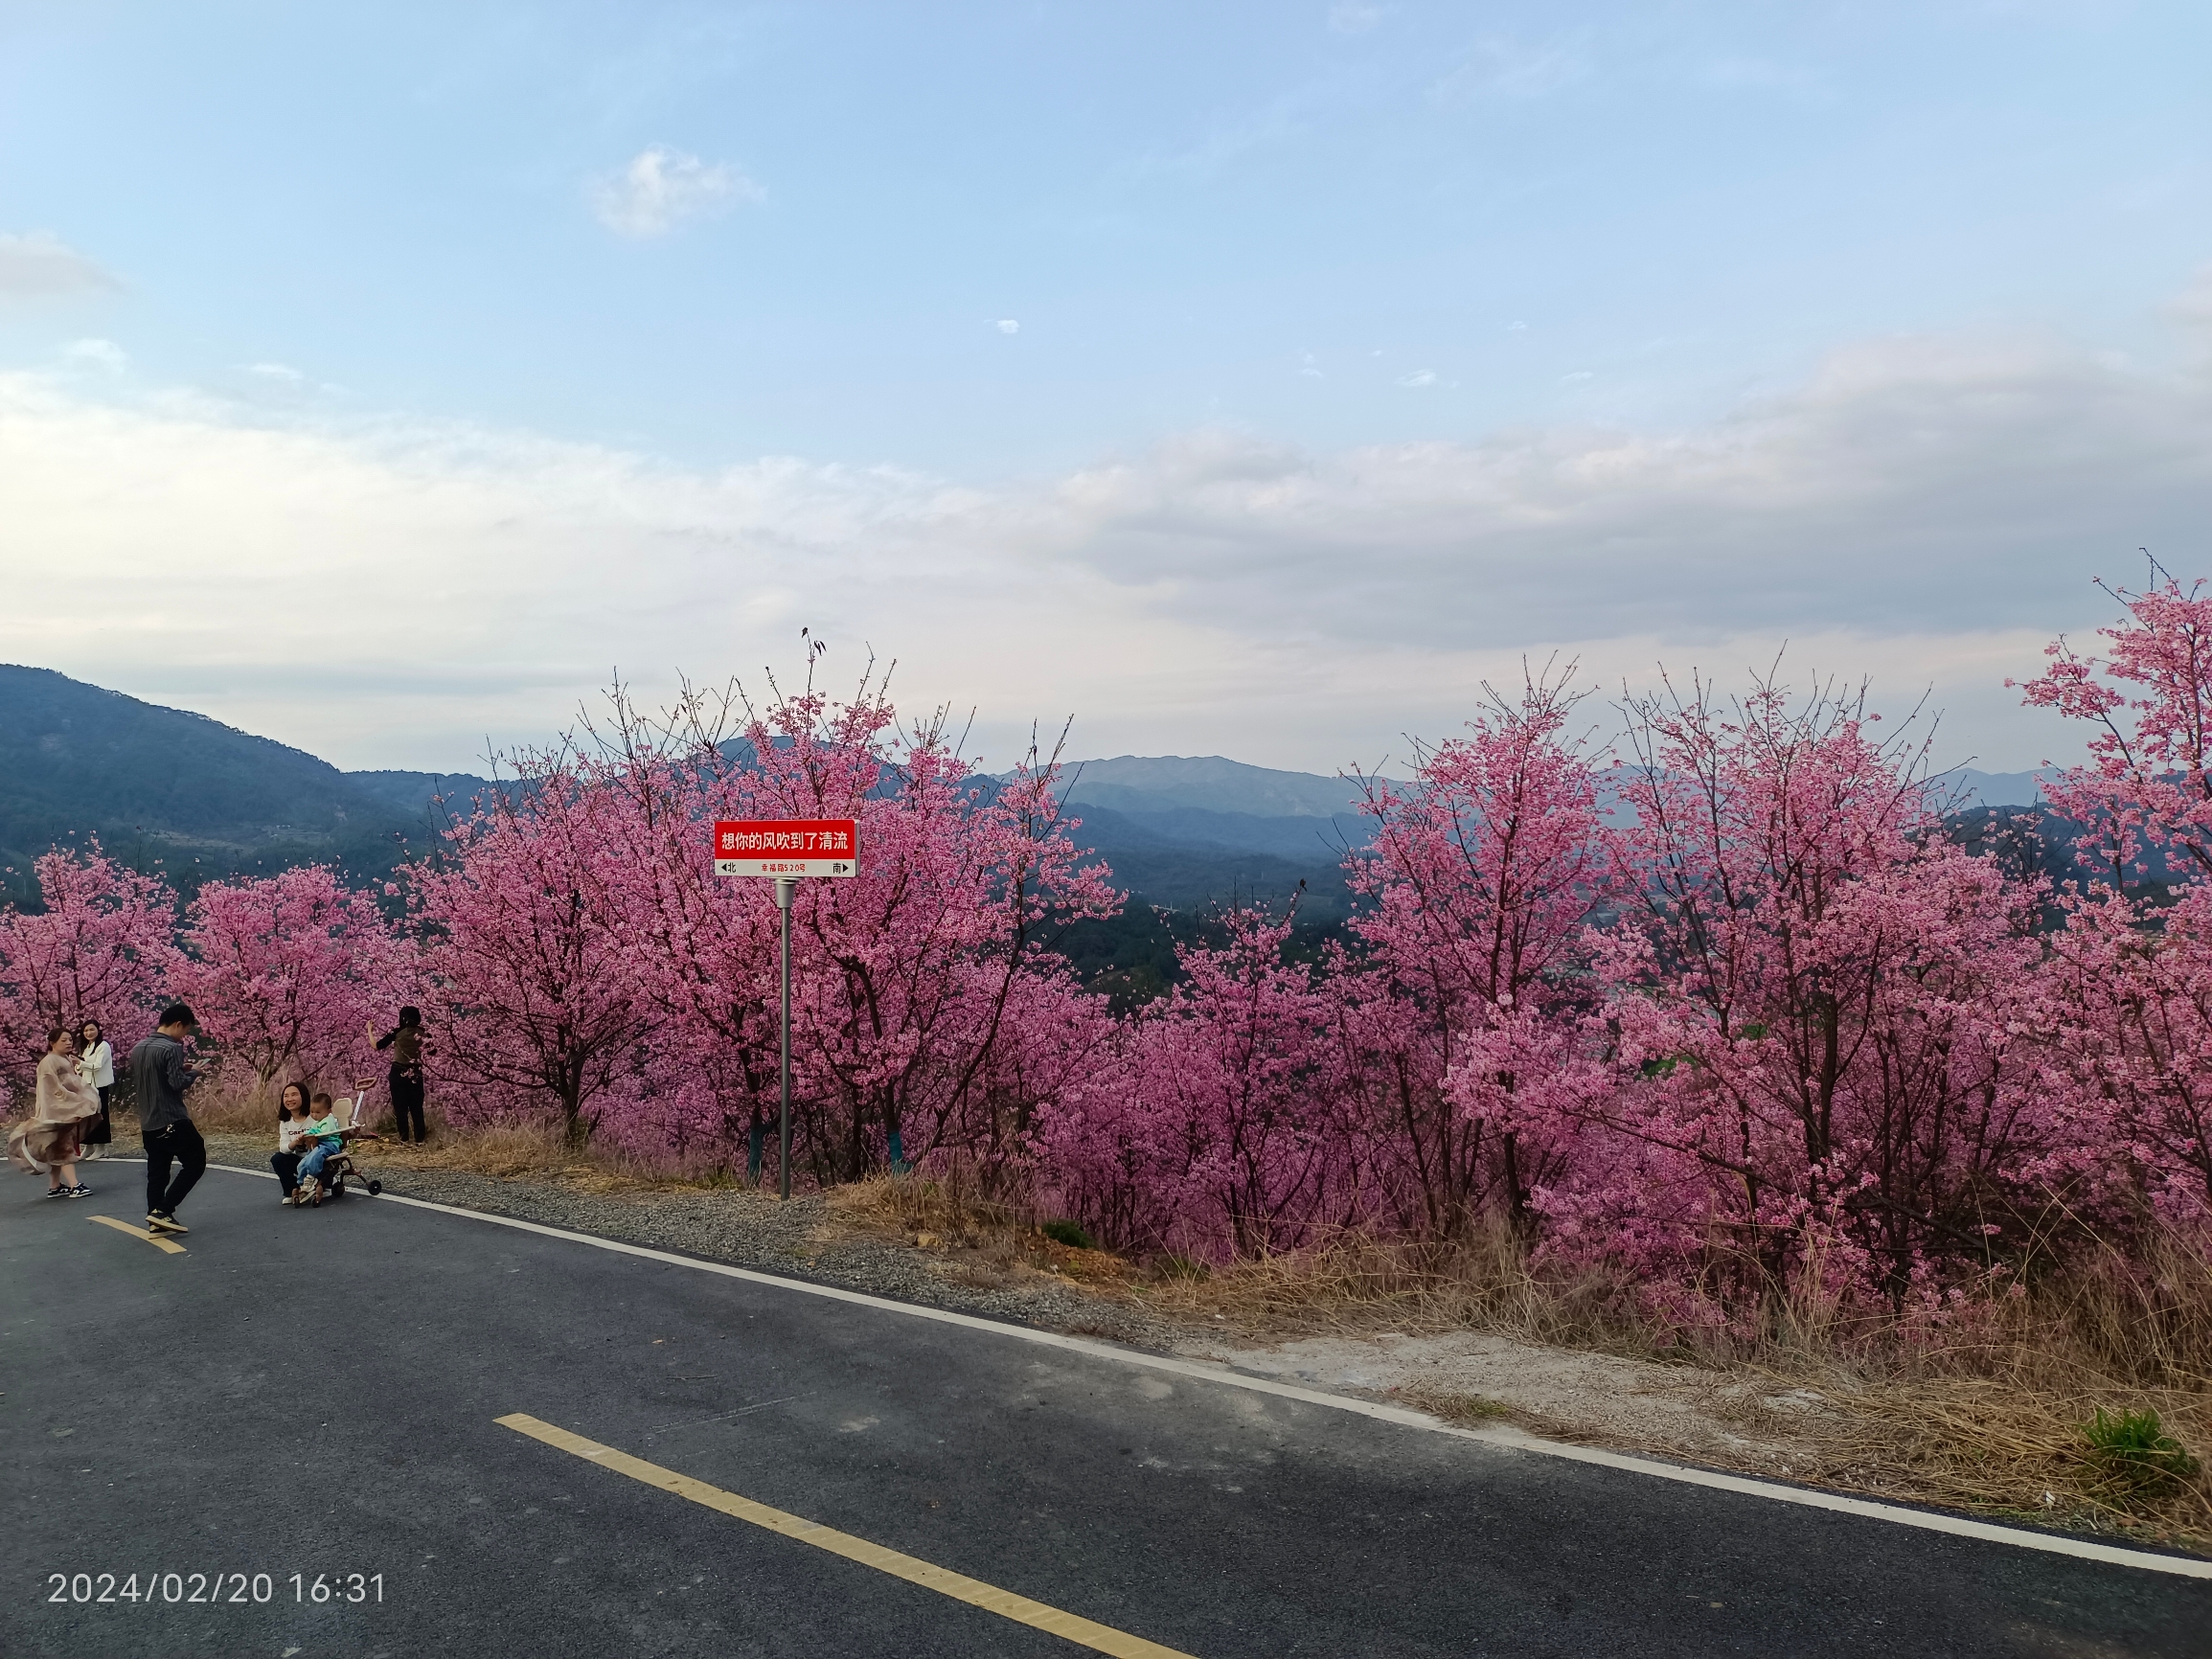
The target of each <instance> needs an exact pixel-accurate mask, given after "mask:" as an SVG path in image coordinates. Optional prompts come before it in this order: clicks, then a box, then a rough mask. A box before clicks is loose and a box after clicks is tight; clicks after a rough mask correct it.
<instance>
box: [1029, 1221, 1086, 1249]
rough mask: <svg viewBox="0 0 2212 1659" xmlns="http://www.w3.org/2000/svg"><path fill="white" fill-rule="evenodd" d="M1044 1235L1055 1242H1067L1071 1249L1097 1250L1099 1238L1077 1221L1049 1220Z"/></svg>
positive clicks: (1044, 1228)
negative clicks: (1090, 1233) (1086, 1231)
mask: <svg viewBox="0 0 2212 1659" xmlns="http://www.w3.org/2000/svg"><path fill="white" fill-rule="evenodd" d="M1043 1233H1044V1236H1045V1237H1046V1238H1047V1239H1051V1240H1052V1241H1053V1242H1054V1243H1055V1244H1065V1245H1066V1246H1067V1247H1068V1248H1069V1249H1070V1250H1096V1249H1097V1248H1098V1240H1097V1239H1093V1238H1092V1237H1091V1236H1090V1235H1089V1234H1088V1233H1085V1232H1084V1231H1083V1226H1082V1224H1081V1223H1080V1222H1076V1221H1047V1222H1046V1223H1045V1224H1044V1227H1043Z"/></svg>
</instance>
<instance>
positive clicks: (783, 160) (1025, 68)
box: [0, 0, 2212, 770]
mask: <svg viewBox="0 0 2212 1659" xmlns="http://www.w3.org/2000/svg"><path fill="white" fill-rule="evenodd" d="M2207 62H2212V11H2206V10H2205V9H2203V8H2201V7H2195V6H2184V5H2171V6H2124V5H2101V4H2087V3H2084V4H2072V5H2067V4H2057V3H2053V4H2041V5H2038V4H2017V5H2001V4H1982V5H1967V4H1956V5H1952V4H1944V3H1941V0H1934V3H1927V4H1919V5H1911V6H1895V7H1883V6H1868V5H1833V6H1830V5H1813V4H1807V5H1792V6H1780V5H1746V6H1720V5H1714V6H1690V5H1680V6H1675V5H1653V4H1645V5H1636V6H1621V7H1578V6H1572V5H1559V4H1554V5H1543V6H1535V5H1531V6H1518V7H1515V6H1427V5H1420V4H1405V5H1394V6H1393V5H1377V6H1362V5H1336V6H1330V5H1326V4H1323V5H1314V6H1306V7H1297V6H1286V5H1266V6H1248V7H1230V6H1215V7H1194V6H1188V5H1183V6H1172V7H1171V6H1158V7H1143V6H1117V7H1084V8H1077V7H1072V6H1005V7H987V6H973V7H964V8H921V7H913V6H897V7H890V6H886V7H878V8H869V7H858V6H848V7H835V8H829V7H809V8H800V7H768V8H744V7H652V6H638V5H626V6H623V7H619V8H617V7H582V6H570V7H542V8H533V9H513V8H500V7H494V6H472V7H465V8H455V7H450V6H444V7H413V8H410V7H405V6H384V7H379V8H375V9H367V10H362V9H352V10H349V11H344V12H341V11H339V10H338V9H305V8H290V7H279V6H275V5H262V6H235V7H224V6H197V7H194V8H190V9H181V8H174V7H165V6H143V7H132V6H120V5H101V4H97V3H95V4H74V5H69V6H65V7H64V6H36V5H33V6H22V5H15V6H7V7H0V377H4V389H0V560H4V561H5V566H6V568H8V569H9V570H10V572H11V583H10V585H11V587H12V588H14V589H15V590H16V591H17V593H18V595H19V596H20V597H23V598H28V599H31V600H32V601H33V603H31V604H30V605H29V606H28V607H11V610H14V611H15V613H16V614H15V615H13V616H12V617H11V619H9V620H6V621H0V654H5V655H7V656H9V657H11V658H13V659H15V660H23V661H34V662H41V663H46V664H49V665H50V666H54V667H57V668H61V669H62V670H64V671H68V672H73V673H79V674H81V675H82V676H83V677H86V678H91V679H96V680H99V681H101V682H102V683H104V684H110V685H117V686H119V687H121V688H122V689H125V690H130V691H133V692H136V693H139V694H144V695H153V696H158V697H161V698H163V699H164V700H170V701H176V702H181V703H185V704H187V705H188V706H193V707H198V708H203V709H205V710H207V711H208V712H210V713H214V714H217V715H218V716H220V717H224V718H229V719H233V720H235V721H237V722H238V723H239V724H244V725H249V726H251V727H253V728H254V729H257V730H262V731H267V732H270V733H271V735H275V736H279V737H283V738H285V739H286V740H289V741H293V742H297V743H300V744H301V745H302V746H305V747H309V748H316V749H318V750H319V751H321V752H326V753H330V754H331V755H332V757H333V758H334V759H338V760H340V761H344V762H347V763H354V764H407V763H418V764H424V765H430V764H439V765H448V764H458V763H461V762H462V761H466V760H467V759H469V758H470V757H471V756H473V755H474V754H476V753H478V752H480V751H481V750H482V748H483V747H484V744H485V742H486V740H487V739H490V741H492V742H494V743H499V742H508V741H513V740H515V739H521V738H527V737H529V736H533V735H535V734H536V733H537V732H540V731H543V730H545V729H547V728H549V727H551V726H553V725H556V724H559V722H560V720H561V719H562V718H563V717H564V715H565V712H566V710H567V709H568V708H570V707H571V706H573V704H574V702H575V701H576V699H577V698H578V697H579V696H580V695H584V694H587V693H588V690H589V688H590V687H591V686H592V685H594V684H596V683H598V682H599V681H601V680H603V679H604V676H605V673H606V671H607V670H608V669H609V668H612V667H617V666H619V667H620V668H622V669H623V670H624V671H625V672H626V673H635V674H637V675H638V676H639V677H640V679H641V681H643V682H644V683H646V684H647V685H648V686H649V688H650V687H652V686H654V685H657V684H661V683H666V682H669V681H670V680H672V679H673V673H674V671H675V670H676V669H678V668H681V669H683V670H687V671H689V672H691V673H693V674H694V675H704V676H707V677H718V676H720V675H722V674H725V673H730V672H739V671H743V672H747V673H757V671H758V669H759V667H760V666H761V665H762V664H763V663H784V662H788V661H792V660H795V658H796V654H797V653H796V650H795V639H796V632H797V628H798V626H799V625H801V624H802V623H808V624H810V625H814V626H815V627H817V628H819V629H822V630H823V631H827V632H829V633H830V634H831V636H832V640H833V641H836V642H839V643H840V645H842V646H843V647H844V655H845V656H849V657H850V658H851V662H850V666H851V667H852V668H854V669H855V670H856V668H857V666H858V662H859V660H860V655H861V650H862V643H863V642H865V643H866V644H867V645H869V646H872V647H873V648H875V650H876V651H877V652H878V653H879V654H882V655H887V656H898V657H900V658H901V660H902V663H903V664H904V665H905V666H904V667H903V668H902V669H901V674H902V676H904V678H903V684H904V685H905V688H906V691H907V693H908V694H909V695H910V696H911V697H913V698H915V699H917V700H920V701H924V702H935V701H938V700H941V699H948V700H951V701H954V702H956V703H960V704H962V705H964V706H965V705H967V704H973V705H975V706H977V707H979V708H980V709H981V710H982V712H983V722H982V724H981V726H980V727H979V730H980V731H981V732H983V733H985V734H986V735H987V737H988V738H989V739H990V741H991V742H992V743H993V744H995V745H997V746H999V747H1003V746H1004V745H1005V743H1007V742H1009V741H1011V740H1013V737H1014V735H1015V733H1017V732H1020V731H1023V730H1026V725H1027V722H1028V721H1029V720H1030V719H1031V718H1033V717H1044V718H1051V719H1057V718H1058V717H1060V716H1065V715H1067V714H1070V713H1072V714H1074V715H1075V716H1077V719H1078V738H1077V741H1076V746H1077V748H1078V749H1079V750H1081V751H1083V752H1086V753H1088V752H1097V751H1099V750H1102V749H1111V750H1115V751H1119V750H1122V749H1135V750H1139V751H1141V752H1154V753H1156V752H1163V751H1166V752H1186V753H1202V752H1215V751H1220V752H1227V753H1231V754H1236V755H1239V756H1241V757H1243V758H1247V759H1252V760H1258V761H1269V762H1272V763H1278V764H1293V765H1301V766H1307V767H1311V768H1314V769H1323V770H1329V769H1334V767H1335V766H1336V765H1339V764H1342V763H1344V762H1346V761H1354V760H1360V761H1371V760H1373V759H1374V758H1375V757H1376V756H1377V755H1378V754H1379V753H1380V752H1382V751H1384V750H1387V749H1389V748H1391V747H1393V746H1402V745H1400V744H1399V734H1401V733H1402V732H1405V731H1408V730H1412V731H1422V732H1426V733H1428V734H1431V735H1433V734H1434V733H1436V732H1437V731H1439V730H1440V729H1442V728H1443V727H1445V726H1448V724H1450V723H1452V722H1453V721H1454V720H1455V719H1456V718H1457V717H1458V716H1459V713H1460V712H1461V710H1462V709H1463V707H1464V703H1465V701H1466V699H1467V698H1468V697H1469V696H1470V695H1471V693H1472V692H1473V690H1474V688H1475V687H1476V685H1477V683H1478V682H1479V681H1480V679H1482V678H1483V677H1484V676H1486V675H1489V676H1495V675H1498V674H1500V673H1506V672H1510V671H1512V670H1513V663H1514V660H1515V659H1516V656H1517V654H1518V653H1519V652H1520V651H1521V650H1522V649H1524V648H1525V649H1533V650H1537V651H1539V652H1546V653H1548V652H1550V651H1552V650H1554V649H1560V650H1564V651H1567V652H1569V653H1571V654H1577V655H1580V656H1581V657H1582V658H1583V659H1584V661H1585V663H1586V664H1588V665H1589V668H1590V672H1591V675H1592V676H1593V677H1594V678H1597V679H1599V680H1601V681H1611V682H1614V683H1617V682H1618V681H1619V679H1620V678H1621V677H1622V676H1624V675H1629V676H1633V675H1636V674H1638V673H1643V672H1646V671H1647V670H1648V669H1649V665H1650V664H1651V662H1653V660H1655V659H1656V658H1661V657H1663V658H1665V660H1667V661H1668V662H1669V663H1670V664H1671V665H1676V666H1686V665H1687V664H1689V663H1690V662H1693V661H1695V662H1697V663H1698V664H1699V666H1702V667H1705V668H1707V669H1709V670H1715V671H1719V672H1721V673H1722V675H1723V676H1724V677H1727V676H1733V675H1737V674H1739V673H1740V672H1741V670H1743V669H1744V668H1745V666H1746V665H1748V664H1749V663H1750V662H1752V661H1754V660H1763V653H1767V652H1768V651H1769V650H1770V648H1771V647H1772V646H1774V645H1776V644H1778V643H1779V642H1780V641H1782V640H1784V639H1789V640H1791V641H1794V642H1798V643H1797V644H1794V645H1793V646H1792V648H1791V649H1792V652H1793V653H1795V655H1794V657H1793V659H1792V660H1793V661H1802V662H1804V663H1805V664H1806V666H1807V669H1808V670H1809V671H1810V670H1813V669H1818V670H1824V671H1832V670H1842V671H1849V672H1853V673H1856V672H1858V671H1859V670H1867V671H1872V672H1875V673H1876V674H1877V675H1878V676H1879V677H1880V681H1881V684H1883V685H1884V686H1891V687H1894V688H1895V689H1896V691H1897V692H1898V693H1899V694H1900V695H1901V696H1904V693H1911V695H1913V696H1917V694H1918V693H1919V691H1920V690H1921V689H1922V688H1924V687H1926V686H1927V685H1928V684H1929V683H1930V682H1933V683H1934V684H1935V685H1936V686H1937V689H1938V693H1939V694H1938V697H1937V701H1938V702H1939V703H1942V704H1944V705H1945V706H1946V707H1948V708H1949V709H1950V717H1949V726H1948V728H1947V730H1948V732H1949V734H1950V738H1951V739H1955V741H1954V742H1953V743H1952V744H1951V747H1952V748H1953V749H1954V750H1956V751H1957V752H1958V755H1959V758H1963V756H1964V755H1965V754H1968V753H1971V754H1973V755H1975V756H1978V757H1979V758H1980V759H1981V761H1983V762H1984V763H1987V764H1992V765H2003V766H2011V765H2025V764H2029V763H2032V762H2033V761H2037V760H2040V759H2041V758H2043V755H2044V754H2046V753H2049V752H2051V751H2052V750H2053V749H2054V748H2056V747H2057V746H2059V743H2058V739H2057V738H2056V735H2055V734H2052V733H2051V732H2050V731H2049V729H2048V728H2047V727H2044V726H2042V725H2041V723H2040V722H2039V720H2038V719H2037V718H2036V717H2033V716H2019V715H2018V714H2017V713H2016V712H2015V711H2013V709H2012V708H2011V705H2010V699H2009V697H2008V696H2007V695H2006V694H2005V693H2003V692H2002V688H2001V681H2002V679H2003V677H2004V675H2005V674H2006V673H2008V672H2010V673H2015V674H2021V673H2025V672H2028V671H2032V670H2033V666H2034V661H2035V656H2034V642H2035V641H2037V640H2040V639H2041V638H2044V637H2048V635H2049V634H2051V633H2053V632H2056V631H2059V630H2061V629H2079V628H2081V627H2083V626H2084V625H2088V624H2091V623H2094V622H2096V621H2098V620H2101V619H2102V618H2103V616H2104V615H2105V613H2106V612H2107V611H2108V610H2109V605H2106V604H2103V603H2101V602H2098V601H2097V597H2096V596H2095V595H2094V593H2093V591H2092V590H2090V589H2089V587H2088V580H2089V578H2090V577H2092V576H2095V575H2109V576H2117V577H2123V578H2125V577H2129V576H2132V575H2133V574H2134V571H2135V565H2134V563H2133V562H2132V559H2133V557H2134V555H2133V549H2135V548H2136V547H2138V546H2141V545H2155V548H2156V550H2157V551H2158V552H2160V553H2161V554H2162V555H2163V556H2164V557H2167V559H2168V561H2169V562H2170V563H2173V564H2175V565H2176V566H2177V568H2181V569H2185V570H2194V569H2196V568H2199V567H2204V568H2207V569H2212V558H2208V557H2207V555H2208V553H2212V549H2207V547H2206V542H2205V536H2204V527H2205V523H2206V514H2205V509H2206V507H2207V506H2212V465H2208V463H2207V448H2206V444H2205V442H2204V441H2205V439H2206V437H2207V436H2208V435H2212V416H2208V403H2207V383H2206V369H2207V364H2206V350H2205V349H2206V347H2207V345H2208V344H2212V332H2208V325H2212V287H2207V285H2206V283H2205V279H2204V276H2203V274H2202V273H2203V272H2204V270H2205V268H2206V265H2207V262H2208V261H2212V228H2207V227H2212V78H2207V77H2206V76H2205V75H2204V74H2203V66H2204V64H2205V63H2207ZM179 557H182V558H184V559H186V560H188V561H189V562H190V564H191V567H192V569H193V571H194V583H193V588H194V591H193V592H191V593H189V594H181V593H180V594H176V595H172V596H171V598H170V599H169V600H168V601H167V602H164V603H160V604H155V603H152V602H150V601H148V599H147V598H146V597H145V596H146V592H147V588H148V583H149V582H158V580H159V578H158V576H157V574H156V573H157V572H158V571H159V569H160V568H161V564H162V560H163V559H164V558H168V559H171V560H173V559H176V558H179ZM86 582H90V583H92V584H93V585H94V586H95V587H96V588H97V589H98V590H99V591H100V593H101V595H102V599H101V605H102V607H103V610H102V615H103V617H104V619H105V620H104V621H103V624H102V625H99V626H92V625H87V624H84V623H82V622H80V621H78V620H73V619H71V618H69V617H65V616H62V615H59V614H55V613H59V612H63V611H71V610H77V609H80V608H81V607H79V606H74V605H72V604H71V603H70V602H69V601H67V600H66V599H64V598H62V597H61V596H62V595H64V594H65V593H67V592H69V591H70V590H71V589H72V587H73V586H80V585H81V584H83V583H86ZM42 611H43V612H44V613H47V614H41V612H42ZM125 641H127V643H128V649H126V650H119V649H118V648H117V647H118V646H119V645H121V644H123V643H124V642H125ZM835 660H838V661H843V660H844V656H840V657H839V658H838V659H835ZM1904 700H1910V697H1908V696H1907V697H1904Z"/></svg>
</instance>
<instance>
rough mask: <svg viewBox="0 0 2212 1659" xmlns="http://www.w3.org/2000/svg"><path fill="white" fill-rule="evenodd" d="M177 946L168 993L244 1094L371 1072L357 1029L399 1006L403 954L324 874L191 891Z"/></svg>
mask: <svg viewBox="0 0 2212 1659" xmlns="http://www.w3.org/2000/svg"><path fill="white" fill-rule="evenodd" d="M184 940H185V944H186V947H187V949H188V950H189V952H190V955H189V956H188V957H187V958H186V959H185V961H184V962H183V963H182V964H181V965H180V966H179V967H178V969H177V973H176V977H175V989H176V990H177V993H178V994H179V995H181V996H183V997H184V998H185V999H186V1000H188V1001H189V1002H191V1004H192V1005H193V1011H194V1013H196V1014H197V1015H198V1016H199V1021H200V1030H201V1033H202V1034H203V1036H204V1037H205V1038H206V1039H208V1040H209V1041H210V1042H212V1043H213V1044H214V1045H215V1047H216V1048H217V1051H218V1052H219V1053H220V1054H221V1055H222V1056H223V1057H224V1059H225V1061H226V1062H235V1063H236V1064H237V1065H238V1066H239V1067H241V1068H242V1069H243V1070H244V1071H245V1072H247V1073H248V1074H250V1076H251V1078H252V1079H253V1081H254V1084H255V1086H256V1087H258V1088H263V1089H265V1088H266V1087H267V1086H269V1085H270V1084H271V1083H273V1082H275V1081H277V1080H279V1079H282V1080H284V1081H286V1082H288V1081H293V1080H295V1079H296V1080H299V1081H303V1082H306V1083H308V1084H309V1085H311V1086H312V1085H319V1086H325V1087H331V1088H333V1089H336V1088H342V1087H343V1086H344V1085H345V1084H346V1083H347V1082H348V1081H349V1080H351V1079H353V1078H354V1077H356V1076H365V1075H371V1074H373V1073H374V1072H375V1071H377V1070H380V1069H381V1063H380V1061H378V1059H377V1057H376V1054H375V1053H374V1051H373V1050H372V1048H371V1047H370V1045H369V1042H368V1040H367V1038H366V1036H365V1034H364V1030H365V1028H366V1026H367V1025H368V1023H369V1022H370V1021H371V1020H372V1019H376V1018H380V1017H385V1016H387V1015H388V1012H389V1006H390V1005H391V1004H392V1003H393V1002H395V1001H401V1000H404V999H405V995H406V993H407V991H408V990H409V989H411V987H410V985H409V974H410V970H411V967H412V953H411V952H409V951H408V950H407V948H406V947H405V945H404V944H403V943H401V941H400V940H399V937H398V935H397V933H396V932H395V930H394V929H393V927H392V926H391V925H390V923H389V922H387V920H385V918H384V916H383V914H382V912H381V911H379V910H378V908H377V906H376V901H375V899H374V898H371V897H370V896H369V895H368V894H366V893H361V892H357V891H354V890H352V889H349V888H347V887H345V886H344V885H342V884H341V883H340V882H339V880H338V877H337V875H336V873H335V872H334V871H332V870H331V869H330V868H329V867H328V866H325V865H320V864H308V865H300V866H298V867H296V868H294V869H290V870H286V871H284V872H283V873H281V874H279V875H269V876H262V877H257V878H253V879H249V880H240V881H235V882H216V883H211V884H209V885H207V886H205V887H202V888H201V889H200V891H199V895H198V897H197V898H194V900H193V903H192V906H191V908H190V910H189V911H188V912H187V915H186V925H185V935H184Z"/></svg>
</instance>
